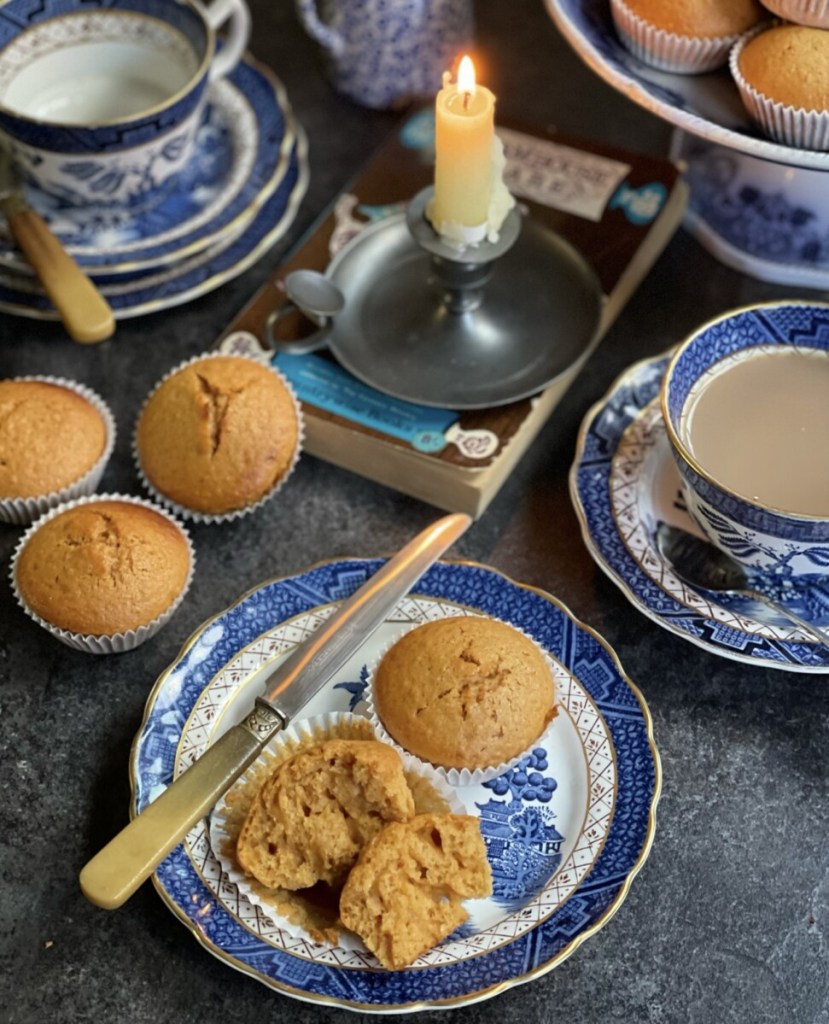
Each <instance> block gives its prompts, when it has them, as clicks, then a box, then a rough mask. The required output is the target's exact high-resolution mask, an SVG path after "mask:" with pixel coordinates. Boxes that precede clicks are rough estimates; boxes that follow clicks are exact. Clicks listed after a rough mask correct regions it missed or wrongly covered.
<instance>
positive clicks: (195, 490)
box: [135, 356, 299, 515]
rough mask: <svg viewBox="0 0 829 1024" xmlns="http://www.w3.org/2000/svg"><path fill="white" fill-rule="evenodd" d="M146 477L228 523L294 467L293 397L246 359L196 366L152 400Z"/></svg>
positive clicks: (145, 426) (144, 444)
mask: <svg viewBox="0 0 829 1024" xmlns="http://www.w3.org/2000/svg"><path fill="white" fill-rule="evenodd" d="M135 443H136V452H137V456H138V460H139V464H140V468H141V471H142V472H143V474H144V476H145V477H146V479H147V481H148V483H149V484H150V485H151V486H152V487H153V488H154V489H155V490H156V491H157V492H158V493H159V494H160V495H161V496H162V497H164V498H167V499H169V500H170V501H172V502H175V503H176V504H177V505H179V506H181V507H182V508H184V509H189V510H193V511H195V512H198V513H203V514H206V515H224V514H227V513H231V512H235V511H237V510H239V509H244V508H246V507H248V506H251V505H254V504H256V503H257V502H258V501H259V500H260V499H262V498H263V497H264V496H265V495H266V494H268V493H269V492H270V491H271V490H272V489H273V488H274V487H275V486H276V485H277V484H278V483H279V482H280V481H281V480H282V478H283V477H284V476H285V475H286V473H287V472H288V471H289V470H290V468H291V466H292V465H293V462H294V458H295V455H296V450H297V446H298V444H299V421H298V416H297V410H296V405H295V403H294V400H293V396H292V395H291V393H290V391H289V390H288V388H287V387H286V385H285V384H284V382H283V381H282V379H281V377H280V376H279V375H278V374H276V373H275V372H274V371H273V370H271V369H270V368H269V367H267V366H263V365H262V364H261V363H257V362H255V361H254V360H252V359H247V358H244V357H242V356H211V357H205V358H203V359H199V360H195V361H193V362H191V363H188V364H186V365H185V366H183V367H182V368H181V369H179V370H177V371H175V372H174V373H172V374H171V375H170V376H169V377H166V378H165V379H164V380H163V381H162V382H161V383H160V384H159V386H158V387H157V388H156V389H155V391H153V393H152V394H151V395H150V397H149V398H148V400H147V402H146V404H145V405H144V408H143V409H142V411H141V415H140V417H139V420H138V425H137V427H136V435H135Z"/></svg>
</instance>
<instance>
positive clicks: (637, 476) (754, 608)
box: [570, 353, 829, 672]
mask: <svg viewBox="0 0 829 1024" xmlns="http://www.w3.org/2000/svg"><path fill="white" fill-rule="evenodd" d="M669 359H670V353H667V354H665V355H663V356H660V357H658V358H656V359H649V360H645V361H643V362H640V363H636V364H635V365H634V366H632V367H630V368H629V369H628V370H627V371H626V372H625V373H623V374H622V375H621V376H620V377H619V378H618V380H616V381H615V383H614V384H613V386H612V387H611V389H610V391H609V392H608V394H607V395H606V396H605V397H604V398H603V399H602V400H601V401H600V402H598V403H597V404H596V405H594V406H593V408H592V409H590V411H589V412H588V413H587V415H586V416H585V418H584V421H583V422H582V426H581V431H580V433H579V439H578V444H577V448H576V456H575V461H574V463H573V466H572V468H571V471H570V495H571V498H572V501H573V505H574V506H575V509H576V513H577V515H578V517H579V520H580V522H581V529H582V535H583V537H584V541H585V543H586V545H587V548H588V550H589V551H590V554H591V555H592V556H593V558H594V559H595V561H596V562H597V564H598V565H599V567H600V568H601V569H603V570H604V571H605V572H606V573H607V575H608V576H609V577H610V578H611V579H612V580H613V581H614V582H615V583H616V584H617V585H618V586H619V587H620V588H621V590H622V592H623V593H624V594H625V596H626V597H627V598H628V599H629V600H630V601H631V602H632V603H633V604H634V605H635V606H636V607H637V608H638V609H639V610H640V611H641V612H643V613H644V614H645V615H647V616H648V618H650V619H652V620H653V621H654V622H656V623H658V624H659V625H660V626H664V627H665V629H668V630H670V631H671V632H672V633H677V634H678V635H679V636H684V637H685V638H686V639H688V640H690V641H691V642H692V643H695V644H697V645H698V646H700V647H703V648H705V649H706V650H708V651H711V652H712V653H714V654H722V655H724V656H725V657H727V658H732V659H734V660H735V661H744V662H749V663H751V664H753V665H764V666H767V667H769V668H780V669H786V670H788V671H792V672H827V671H829V649H827V648H826V647H824V646H821V645H820V644H817V643H815V642H812V641H805V640H804V641H801V640H800V639H798V631H797V628H796V627H794V626H792V624H791V623H790V622H788V621H787V620H786V619H784V618H783V617H782V616H779V615H777V614H776V613H775V612H773V611H771V610H770V609H768V608H767V607H766V606H765V605H762V604H759V603H758V602H755V601H750V600H748V599H746V598H740V597H734V596H728V595H723V594H715V593H709V592H707V591H703V590H694V589H693V588H691V587H689V586H688V585H687V584H685V583H683V582H682V581H681V580H679V579H678V578H677V576H676V575H675V574H674V573H673V571H672V569H671V567H670V565H669V564H668V563H667V562H666V561H665V560H664V559H663V557H662V555H661V554H660V552H659V550H658V548H657V546H656V539H655V535H656V528H657V526H658V524H659V522H660V520H661V521H663V522H667V523H672V524H674V525H676V526H681V527H683V528H684V529H686V530H689V531H691V532H694V533H696V534H698V535H699V530H698V529H697V527H696V525H695V524H694V523H693V521H692V520H691V517H690V516H689V515H688V512H687V511H686V508H685V504H684V501H683V498H682V494H681V489H680V479H679V471H678V469H677V467H676V463H675V462H674V460H673V457H672V455H671V449H670V443H669V441H668V436H667V433H666V431H665V425H664V422H663V420H662V413H661V410H660V406H659V391H660V386H661V383H662V377H663V374H664V372H665V368H666V367H667V365H668V361H669ZM761 585H762V584H758V586H761ZM773 596H774V597H775V598H776V599H777V600H783V601H786V602H787V603H789V604H790V607H791V608H792V610H793V611H795V612H797V613H798V614H799V615H801V616H802V617H803V618H805V619H807V620H808V621H810V622H812V623H814V624H815V625H817V626H827V625H829V586H827V587H826V589H824V588H821V587H811V588H809V589H804V590H803V591H801V592H799V593H798V595H797V598H796V600H793V599H792V597H791V592H790V591H778V592H775V593H774V595H773Z"/></svg>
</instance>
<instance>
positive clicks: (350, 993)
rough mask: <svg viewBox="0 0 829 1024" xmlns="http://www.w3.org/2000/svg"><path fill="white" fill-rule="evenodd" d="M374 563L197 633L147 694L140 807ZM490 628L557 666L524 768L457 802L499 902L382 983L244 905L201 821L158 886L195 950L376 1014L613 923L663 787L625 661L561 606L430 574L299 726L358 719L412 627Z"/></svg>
mask: <svg viewBox="0 0 829 1024" xmlns="http://www.w3.org/2000/svg"><path fill="white" fill-rule="evenodd" d="M381 564H382V560H380V559H373V560H345V561H335V562H326V563H323V564H321V565H318V566H315V567H314V568H312V569H310V570H308V571H306V572H303V573H299V574H298V575H295V576H291V577H286V578H283V579H279V580H273V581H270V582H268V583H265V584H263V585H262V586H260V587H258V588H256V589H255V590H253V591H251V592H250V593H248V594H247V595H245V596H244V597H243V598H242V599H241V600H240V601H239V602H238V603H237V604H236V605H234V606H233V607H232V608H229V609H227V610H226V611H224V612H222V613H220V614H219V615H217V616H216V617H215V618H214V619H212V620H210V621H208V622H207V623H205V625H204V626H203V627H202V629H201V630H200V631H199V632H198V633H197V634H195V636H194V637H192V638H191V639H190V640H189V641H188V643H187V645H186V646H185V647H184V649H183V650H182V651H181V652H180V653H179V655H178V656H177V657H176V659H175V661H174V662H173V663H172V664H171V665H170V666H169V668H168V669H167V670H166V672H164V673H163V674H162V675H161V677H160V678H159V679H158V681H157V682H156V685H155V687H154V689H153V691H152V693H151V694H150V696H149V698H148V701H147V706H146V710H145V714H144V721H143V723H142V725H141V728H140V730H139V733H138V735H137V737H136V741H135V744H134V746H133V752H132V758H131V764H130V769H131V779H132V784H133V793H134V807H133V810H134V811H135V812H136V813H138V812H140V811H141V810H142V809H143V808H144V807H146V806H147V804H148V802H150V801H151V800H152V799H153V798H154V797H155V796H156V795H157V794H158V793H159V792H160V791H161V790H163V789H164V788H166V786H167V785H169V783H170V780H171V779H172V778H173V777H174V776H177V775H178V774H180V773H181V772H182V771H184V770H185V769H186V768H187V767H188V766H189V765H190V764H192V763H193V761H195V760H196V759H197V758H198V757H199V756H200V755H201V753H202V752H203V751H204V749H206V747H207V746H208V745H209V744H210V743H211V742H213V741H214V740H215V739H216V738H218V736H220V735H221V734H222V733H223V732H224V731H225V730H226V729H227V728H228V727H229V726H230V725H232V724H234V723H235V722H238V721H240V720H241V719H242V718H243V717H244V716H245V715H246V713H247V712H248V710H249V708H250V706H251V704H252V701H253V699H254V697H255V695H256V694H257V693H259V692H261V688H262V677H263V675H264V674H265V673H267V672H268V671H270V670H271V669H272V668H273V666H274V663H275V662H276V661H277V660H278V659H279V658H280V657H282V656H283V655H284V654H286V653H287V652H289V651H291V650H292V649H294V647H295V646H296V645H297V644H299V643H302V642H303V641H304V640H305V639H306V638H307V637H308V636H310V635H311V634H312V633H313V632H314V631H315V630H316V629H317V628H318V627H319V626H320V624H321V623H322V622H323V621H325V619H326V618H327V617H328V615H329V614H330V612H331V609H332V606H333V603H334V602H337V601H340V600H342V599H344V598H345V597H347V596H348V595H349V594H351V593H353V591H354V590H355V589H356V588H357V587H358V586H359V585H360V584H361V583H363V582H364V581H365V580H366V579H367V578H368V577H369V576H371V575H372V574H373V573H374V572H376V570H377V569H378V568H379V567H380V565H381ZM475 613H483V614H486V615H492V616H495V617H497V618H500V619H502V620H504V621H507V622H511V623H512V624H513V625H515V626H517V627H519V628H521V629H523V630H524V631H525V632H526V633H528V634H529V635H530V636H531V637H532V638H533V639H534V640H536V641H537V642H538V643H539V644H541V646H542V647H543V648H544V649H545V650H546V651H547V652H548V653H549V654H550V655H551V656H552V657H551V661H552V665H553V671H554V675H555V680H556V691H557V702H558V708H559V711H558V714H557V715H556V717H555V718H554V719H553V722H552V725H551V726H550V728H549V730H548V731H547V732H545V733H544V735H543V736H542V737H541V738H540V739H539V740H538V741H537V744H536V746H535V747H534V748H533V749H532V751H531V752H530V753H529V754H528V755H527V756H526V757H525V758H524V759H523V760H522V761H521V762H520V763H519V764H518V765H517V766H516V767H513V768H511V769H510V770H508V771H507V772H505V773H504V774H503V775H501V776H498V777H497V778H495V779H493V780H491V781H489V782H484V783H480V784H474V785H468V786H461V787H457V788H456V790H455V794H456V796H457V799H458V800H459V801H460V803H462V804H463V805H464V809H465V810H466V812H467V813H469V814H475V815H477V816H478V818H479V819H480V826H481V833H482V835H483V837H484V841H485V843H486V847H487V856H488V859H489V861H490V865H491V867H492V874H493V892H492V895H491V896H490V897H488V898H486V899H483V900H472V901H469V903H468V905H467V909H468V910H469V913H470V917H469V920H468V921H467V922H466V924H465V925H463V926H461V928H460V929H459V930H458V931H456V932H455V933H453V934H452V935H451V936H449V937H448V938H447V939H446V940H445V941H444V942H441V943H440V944H439V945H438V946H436V947H435V948H433V949H432V950H429V951H427V952H426V953H424V954H423V955H422V956H421V957H420V958H418V960H417V961H415V963H414V964H412V966H411V967H410V968H406V969H404V970H397V971H385V970H383V969H382V968H381V967H380V965H379V964H378V962H377V961H376V960H375V959H374V957H373V956H372V955H371V954H370V953H369V952H368V951H367V950H366V949H365V947H364V946H363V945H362V943H360V942H359V940H358V939H357V938H356V936H352V935H346V936H343V938H342V940H341V942H340V944H338V945H334V944H329V943H325V942H323V943H320V942H315V941H314V940H313V939H312V938H311V937H310V936H307V935H305V934H304V933H302V932H301V930H300V931H299V932H298V931H297V929H288V928H282V927H281V926H280V922H279V920H272V919H271V918H270V917H268V915H267V913H265V912H264V911H263V910H262V908H261V906H259V905H258V904H254V903H251V902H250V901H249V900H248V898H247V896H246V893H245V891H244V887H240V886H237V884H236V881H234V879H233V878H231V877H230V876H229V874H228V871H227V870H224V869H223V867H222V860H221V858H220V857H219V856H217V854H216V852H214V850H213V849H212V847H211V838H210V837H211V832H210V827H209V822H208V820H207V819H203V820H202V821H200V822H199V823H197V825H195V826H194V828H193V829H192V830H191V831H190V833H189V834H188V835H187V837H186V838H185V841H184V842H183V843H182V844H181V845H180V846H178V847H177V848H176V849H175V850H174V851H173V853H172V854H170V856H169V857H168V858H167V859H166V860H165V861H164V862H163V863H162V864H161V865H160V866H159V868H158V870H157V872H156V874H155V876H154V883H155V886H156V889H157V890H158V892H159V893H160V895H161V897H162V899H163V900H164V902H165V903H166V904H167V906H168V907H169V908H170V909H171V910H172V911H173V913H174V914H175V915H176V916H177V917H179V918H180V920H181V921H182V922H183V923H184V924H185V925H186V926H187V927H188V928H189V929H190V931H191V932H192V934H193V936H194V937H195V938H196V940H197V941H198V942H200V943H201V944H202V945H203V946H205V948H207V949H208V950H209V951H210V952H211V953H213V954H214V955H215V956H216V957H218V958H219V959H220V960H221V961H223V962H224V963H226V964H228V965H230V966H232V967H234V968H236V969H238V970H241V971H243V972H244V973H246V974H248V975H250V976H251V977H253V978H256V979H257V980H258V981H261V982H263V983H264V984H265V985H268V986H270V987H271V988H274V989H276V990H278V991H279V992H281V993H283V994H286V995H289V996H294V997H296V998H299V999H303V1000H307V1001H311V1002H317V1003H323V1004H327V1005H335V1006H346V1007H349V1008H352V1009H364V1010H371V1011H374V1012H394V1011H404V1010H405V1011H408V1010H421V1009H427V1008H433V1007H447V1006H459V1005H462V1004H464V1003H468V1002H475V1001H478V1000H480V999H483V998H487V997H489V996H492V995H496V994H497V993H498V992H501V991H503V990H504V989H505V988H508V987H510V986H511V985H514V984H516V983H518V982H523V981H527V980H530V979H532V978H535V977H538V976H540V975H542V974H544V973H545V972H547V971H549V970H551V969H552V968H554V967H555V966H556V965H557V964H559V963H561V962H562V961H563V960H564V959H565V958H566V957H567V956H569V955H570V954H571V953H572V952H573V951H574V950H575V949H576V948H577V947H578V946H579V945H580V944H581V943H582V942H583V941H584V940H585V939H587V938H588V937H589V936H591V935H593V934H594V933H595V932H597V931H598V930H599V929H600V928H601V927H602V925H604V924H605V923H606V922H607V921H608V920H609V919H610V917H611V916H612V915H613V913H614V912H615V911H616V910H617V909H618V908H619V906H620V905H621V903H622V901H623V900H624V898H625V896H626V895H627V892H628V890H629V888H630V885H631V882H632V879H633V877H634V876H635V875H636V874H637V872H638V871H639V869H640V868H641V866H642V864H643V863H644V861H645V858H646V857H647V855H648V853H649V851H650V847H651V844H652V841H653V836H654V830H655V810H656V803H657V800H658V797H659V791H660V785H661V769H660V762H659V756H658V754H657V751H656V747H655V745H654V742H653V735H652V723H651V717H650V713H649V711H648V708H647V706H646V704H645V702H644V700H643V698H642V696H641V694H640V693H639V691H638V690H637V689H636V687H635V686H634V685H633V684H632V683H631V682H630V680H628V679H627V677H626V676H625V675H624V673H623V672H622V670H621V668H620V666H619V662H618V659H617V658H616V656H615V654H614V653H613V652H612V651H611V650H610V648H609V647H608V646H607V644H606V643H605V642H604V641H603V640H601V639H600V638H599V637H598V636H597V635H596V634H595V633H594V632H593V631H592V630H590V629H588V628H587V627H585V626H583V625H582V624H581V623H579V622H577V621H576V620H575V619H573V618H572V616H571V615H570V614H569V612H568V611H567V609H566V608H564V607H563V606H562V605H561V604H559V603H558V602H557V601H556V600H555V599H554V598H552V597H550V596H549V595H547V594H545V593H543V592H541V591H538V590H532V589H530V588H528V587H525V586H522V585H520V584H518V583H515V582H513V581H511V580H509V579H507V578H506V577H504V576H502V575H500V574H499V573H497V572H495V571H494V570H492V569H489V568H487V567H485V566H481V565H475V564H458V563H451V564H444V563H439V564H437V565H435V566H433V568H432V569H430V570H429V571H428V572H427V573H425V575H424V576H423V577H422V578H421V580H420V581H419V582H418V584H417V586H416V588H415V590H414V592H413V593H412V594H410V595H408V596H407V597H406V598H404V599H403V600H402V601H401V602H400V603H399V604H398V605H397V607H396V608H395V609H394V611H393V612H392V613H390V615H389V616H388V617H387V619H386V621H385V623H383V624H382V625H381V626H380V628H379V630H378V631H377V632H376V633H374V634H373V635H372V636H371V637H370V638H369V639H368V640H367V641H366V643H365V644H364V646H363V648H362V649H361V650H360V651H358V652H357V654H356V655H354V657H353V658H351V660H350V661H348V662H347V663H346V664H345V665H344V666H343V668H342V669H341V670H340V671H338V672H337V673H336V674H335V675H334V677H333V678H332V679H331V680H330V682H329V683H327V684H326V685H325V686H324V687H323V689H322V690H321V691H320V692H319V693H318V694H317V695H316V696H315V697H314V698H313V699H312V700H311V701H310V702H309V703H308V704H307V706H306V707H305V708H304V709H303V713H302V716H303V717H309V718H316V717H317V716H326V715H327V716H328V717H331V716H332V715H336V714H337V713H338V712H350V713H352V714H357V715H360V714H364V713H365V702H364V700H363V694H364V691H365V688H366V686H367V673H368V668H369V666H370V665H371V664H372V662H373V661H374V659H376V658H377V657H378V656H379V654H380V652H381V651H382V650H383V649H384V648H385V647H386V646H387V645H388V644H389V643H391V642H392V641H393V640H394V639H395V638H396V637H397V636H398V635H399V634H400V632H401V631H402V630H403V629H404V628H405V627H406V626H407V625H410V624H413V623H419V622H424V621H427V620H432V619H434V618H436V617H441V616H447V615H464V614H475Z"/></svg>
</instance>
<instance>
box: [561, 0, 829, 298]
mask: <svg viewBox="0 0 829 1024" xmlns="http://www.w3.org/2000/svg"><path fill="white" fill-rule="evenodd" d="M544 2H545V5H546V7H547V11H548V13H549V15H550V17H551V18H552V20H553V22H554V23H555V25H556V26H557V28H558V29H559V31H560V32H561V34H562V35H563V36H564V38H565V39H566V40H567V42H568V43H569V44H570V45H571V46H572V47H573V49H574V50H575V51H576V53H578V55H579V56H580V57H581V58H582V60H584V62H585V63H586V64H587V65H588V67H590V68H591V69H592V70H593V71H595V72H596V74H598V75H599V76H600V77H601V78H603V79H604V80H605V81H606V82H607V83H608V84H609V85H611V86H613V87H614V88H615V89H617V90H619V92H621V93H623V94H624V95H625V96H627V97H628V99H631V100H633V101H634V102H635V103H638V104H639V105H640V106H643V107H644V108H645V109H646V110H650V111H651V112H652V113H653V114H656V115H657V117H660V118H662V119H663V120H665V121H667V122H668V123H669V124H672V125H673V126H674V129H675V130H674V136H673V142H672V147H671V157H672V159H674V160H676V161H678V162H679V161H681V162H683V163H684V164H685V167H686V170H685V177H686V180H687V182H688V184H689V186H690V190H691V195H690V200H689V204H688V209H687V212H686V215H685V226H686V227H687V228H688V230H689V231H690V232H691V233H692V234H693V235H694V236H695V237H696V238H697V240H698V241H699V242H700V243H701V244H702V245H704V246H705V248H706V249H708V251H709V252H711V253H713V255H714V256H716V257H717V258H718V259H719V260H721V261H722V262H723V263H725V264H727V265H728V266H730V267H734V268H735V269H737V270H740V271H743V272H744V273H747V274H751V275H752V276H754V277H757V278H760V279H761V280H764V281H773V282H775V283H778V284H788V285H797V286H802V287H806V288H821V289H826V288H829V153H819V152H813V151H811V150H798V149H794V148H791V147H789V146H783V145H780V144H779V143H776V142H772V141H771V140H769V139H766V138H765V137H762V136H761V135H760V134H759V132H758V131H757V129H756V128H755V127H754V126H753V125H752V123H751V121H750V119H749V117H748V115H747V113H746V112H745V110H744V108H743V106H742V103H741V101H740V97H739V95H738V93H737V89H736V87H735V86H734V84H733V82H732V80H731V76H730V74H729V72H728V69H727V68H723V69H722V70H720V71H716V72H712V73H710V74H705V75H677V74H669V73H667V72H663V71H657V70H656V69H655V68H651V67H649V66H648V65H646V64H643V63H642V62H641V61H639V60H637V58H636V57H634V56H633V55H632V54H631V53H629V52H628V51H627V50H626V49H625V48H624V46H623V45H622V43H621V42H620V40H619V37H618V36H617V34H616V30H615V28H614V25H613V20H612V17H611V14H610V5H609V3H608V0H544Z"/></svg>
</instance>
